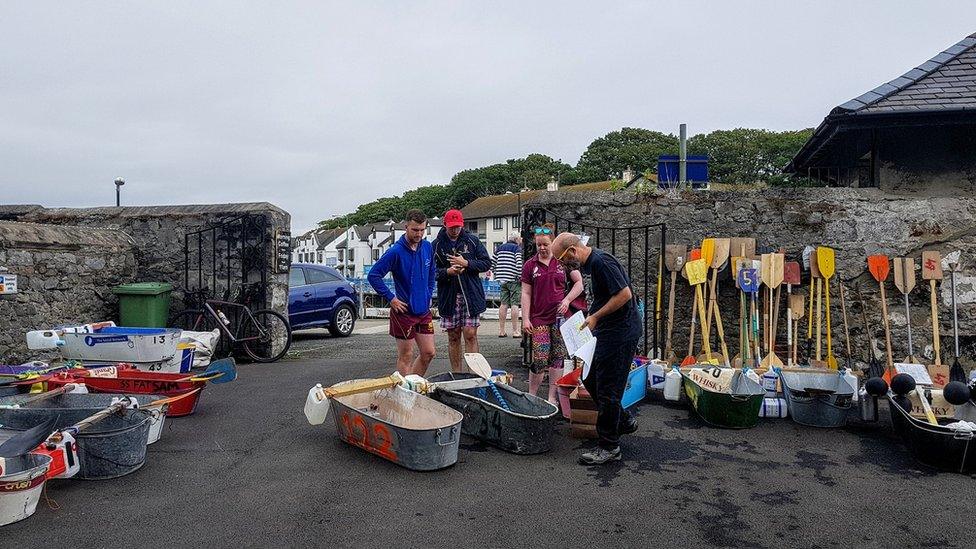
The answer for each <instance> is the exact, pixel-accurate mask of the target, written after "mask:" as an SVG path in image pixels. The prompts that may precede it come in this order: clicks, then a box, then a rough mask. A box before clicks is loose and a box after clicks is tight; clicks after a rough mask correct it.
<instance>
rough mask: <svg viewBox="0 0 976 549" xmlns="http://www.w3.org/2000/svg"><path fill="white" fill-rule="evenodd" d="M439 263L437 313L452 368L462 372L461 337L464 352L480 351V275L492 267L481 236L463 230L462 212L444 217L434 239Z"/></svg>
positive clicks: (482, 297)
mask: <svg viewBox="0 0 976 549" xmlns="http://www.w3.org/2000/svg"><path fill="white" fill-rule="evenodd" d="M434 261H435V262H436V264H437V310H438V312H439V313H440V315H441V328H442V329H444V330H445V331H446V332H447V343H448V347H447V348H448V357H449V358H450V359H451V369H452V370H453V371H455V372H460V371H461V338H462V336H463V337H464V347H465V351H466V352H469V353H477V352H478V326H480V325H481V318H480V317H481V313H483V312H485V308H486V304H485V287H484V286H483V285H482V283H481V276H480V274H481V273H484V272H487V271H488V269H490V268H491V257H490V256H489V255H488V250H486V249H485V246H484V244H482V243H481V241H480V240H478V237H477V236H475V235H473V234H471V233H469V232H468V231H466V230H464V216H462V215H461V210H448V211H447V212H446V213H445V214H444V227H443V228H442V229H441V230H440V232H439V233H437V238H436V239H435V240H434Z"/></svg>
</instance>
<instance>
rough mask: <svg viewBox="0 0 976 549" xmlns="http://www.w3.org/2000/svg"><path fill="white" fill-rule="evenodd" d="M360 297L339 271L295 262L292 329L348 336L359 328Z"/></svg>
mask: <svg viewBox="0 0 976 549" xmlns="http://www.w3.org/2000/svg"><path fill="white" fill-rule="evenodd" d="M358 310H359V297H358V296H357V295H356V290H355V288H353V287H352V284H350V283H349V282H348V281H347V280H346V279H345V277H343V276H342V275H341V274H339V271H337V270H335V269H333V268H332V267H326V266H324V265H309V264H306V263H295V264H292V266H291V272H290V274H289V275H288V321H289V322H290V323H291V327H292V328H293V329H300V328H328V329H329V333H331V334H332V335H334V336H338V337H349V335H350V334H352V330H353V328H355V326H356V317H357V311H358Z"/></svg>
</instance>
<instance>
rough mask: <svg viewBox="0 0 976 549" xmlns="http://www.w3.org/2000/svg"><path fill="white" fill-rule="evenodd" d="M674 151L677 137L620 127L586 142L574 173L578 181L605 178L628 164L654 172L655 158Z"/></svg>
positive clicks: (636, 170) (613, 174)
mask: <svg viewBox="0 0 976 549" xmlns="http://www.w3.org/2000/svg"><path fill="white" fill-rule="evenodd" d="M677 151H678V138H677V137H676V136H674V135H673V134H665V133H661V132H656V131H652V130H645V129H642V128H623V129H621V130H620V131H614V132H610V133H608V134H607V135H605V136H603V137H600V138H598V139H596V140H594V141H593V142H592V143H590V146H589V147H587V148H586V151H584V152H583V155H582V156H581V157H580V160H579V163H577V164H576V174H575V175H576V177H577V178H578V180H579V181H605V180H607V179H611V178H612V177H613V176H617V175H619V174H620V173H622V172H623V171H624V170H626V169H627V167H628V166H629V167H630V168H631V169H633V170H634V171H635V172H638V173H640V172H644V171H650V172H651V173H657V157H658V156H660V155H662V154H675V153H677Z"/></svg>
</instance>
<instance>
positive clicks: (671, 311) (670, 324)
mask: <svg viewBox="0 0 976 549" xmlns="http://www.w3.org/2000/svg"><path fill="white" fill-rule="evenodd" d="M677 280H678V272H677V271H671V290H670V291H669V292H668V337H667V339H665V343H664V356H663V357H662V358H664V359H665V360H669V358H668V357H670V356H671V334H672V332H673V331H674V284H675V282H677Z"/></svg>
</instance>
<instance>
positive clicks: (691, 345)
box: [688, 286, 699, 356]
mask: <svg viewBox="0 0 976 549" xmlns="http://www.w3.org/2000/svg"><path fill="white" fill-rule="evenodd" d="M698 293H699V292H698V286H695V291H694V292H692V294H693V297H692V298H691V332H690V333H689V334H688V356H693V355H694V354H695V326H696V325H697V324H698Z"/></svg>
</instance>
